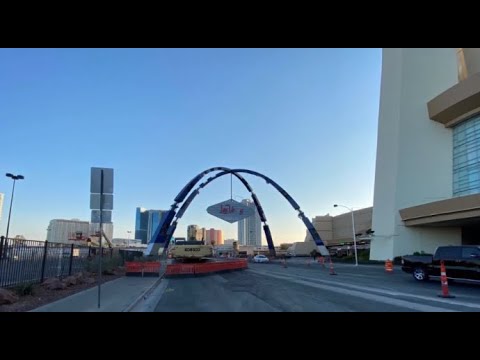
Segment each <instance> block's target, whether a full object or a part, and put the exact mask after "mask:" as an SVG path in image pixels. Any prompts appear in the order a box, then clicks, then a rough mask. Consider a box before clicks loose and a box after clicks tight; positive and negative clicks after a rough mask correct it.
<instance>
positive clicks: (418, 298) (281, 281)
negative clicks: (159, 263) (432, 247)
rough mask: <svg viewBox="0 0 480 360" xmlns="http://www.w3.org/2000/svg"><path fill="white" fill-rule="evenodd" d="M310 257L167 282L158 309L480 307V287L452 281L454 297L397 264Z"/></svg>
mask: <svg viewBox="0 0 480 360" xmlns="http://www.w3.org/2000/svg"><path fill="white" fill-rule="evenodd" d="M335 272H336V273H337V275H330V271H329V269H328V267H325V268H322V266H321V265H319V264H318V263H311V264H310V265H307V262H306V261H298V262H297V263H296V264H293V262H291V263H289V265H288V267H287V268H283V267H282V266H281V265H280V264H279V263H270V264H249V269H248V270H241V271H234V272H229V273H222V274H216V275H205V276H197V277H186V278H185V277H184V278H169V279H164V280H162V283H163V284H162V287H161V288H162V290H161V292H160V293H159V292H157V294H156V297H157V298H156V299H155V302H157V305H156V306H155V307H154V309H155V311H157V312H162V311H169V312H171V311H186V312H187V311H193V312H198V311H206V312H211V311H226V312H231V311H252V312H259V311H260V312H265V311H288V312H290V311H300V312H301V311H322V312H352V311H353V312H359V311H372V312H373V311H375V312H391V311H394V312H405V311H428V312H432V311H433V312H450V311H480V285H478V284H462V283H457V282H456V283H454V284H449V285H450V286H449V291H450V294H451V295H454V296H455V298H440V297H438V294H441V284H440V281H438V280H431V281H429V282H425V283H420V282H417V281H415V280H414V279H413V277H412V276H411V275H410V274H406V273H404V272H402V271H401V269H400V267H398V266H396V267H395V269H394V272H393V273H392V274H388V273H385V271H384V268H383V267H382V266H377V265H359V266H358V267H355V266H354V265H345V264H335Z"/></svg>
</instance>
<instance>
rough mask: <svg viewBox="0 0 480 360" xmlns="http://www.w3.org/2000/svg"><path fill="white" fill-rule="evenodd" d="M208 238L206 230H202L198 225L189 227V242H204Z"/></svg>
mask: <svg viewBox="0 0 480 360" xmlns="http://www.w3.org/2000/svg"><path fill="white" fill-rule="evenodd" d="M205 238H206V235H205V228H203V229H200V227H199V226H198V225H188V228H187V239H188V240H204V239H205Z"/></svg>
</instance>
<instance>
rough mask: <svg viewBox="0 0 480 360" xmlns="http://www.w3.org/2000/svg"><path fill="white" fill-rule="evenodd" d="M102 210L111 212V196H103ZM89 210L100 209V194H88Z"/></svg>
mask: <svg viewBox="0 0 480 360" xmlns="http://www.w3.org/2000/svg"><path fill="white" fill-rule="evenodd" d="M102 208H103V210H113V194H103V206H102ZM90 209H94V210H97V209H100V194H90Z"/></svg>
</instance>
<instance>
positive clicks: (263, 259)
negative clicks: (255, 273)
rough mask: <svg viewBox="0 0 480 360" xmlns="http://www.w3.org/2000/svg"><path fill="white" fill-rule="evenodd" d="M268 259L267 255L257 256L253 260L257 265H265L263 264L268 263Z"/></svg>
mask: <svg viewBox="0 0 480 360" xmlns="http://www.w3.org/2000/svg"><path fill="white" fill-rule="evenodd" d="M268 261H269V260H268V258H267V257H266V256H265V255H255V257H254V258H253V262H256V263H263V262H268Z"/></svg>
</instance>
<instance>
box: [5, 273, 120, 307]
mask: <svg viewBox="0 0 480 360" xmlns="http://www.w3.org/2000/svg"><path fill="white" fill-rule="evenodd" d="M121 276H123V274H118V275H102V284H103V283H105V282H108V281H112V280H115V279H118V278H119V277H121ZM91 278H92V279H94V280H95V282H92V283H91V284H86V283H80V284H76V285H71V286H69V287H67V288H66V289H61V290H49V289H47V288H46V287H44V286H41V285H40V284H36V285H34V286H33V295H26V296H20V297H19V300H18V301H17V302H15V303H14V304H8V305H0V312H24V311H30V310H33V309H35V308H37V307H39V306H42V305H45V304H48V303H51V302H54V301H56V300H59V299H62V298H64V297H67V296H70V295H73V294H75V293H77V292H79V291H82V290H86V289H89V288H91V287H94V286H97V284H98V283H97V280H96V277H95V276H91Z"/></svg>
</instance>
